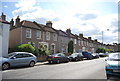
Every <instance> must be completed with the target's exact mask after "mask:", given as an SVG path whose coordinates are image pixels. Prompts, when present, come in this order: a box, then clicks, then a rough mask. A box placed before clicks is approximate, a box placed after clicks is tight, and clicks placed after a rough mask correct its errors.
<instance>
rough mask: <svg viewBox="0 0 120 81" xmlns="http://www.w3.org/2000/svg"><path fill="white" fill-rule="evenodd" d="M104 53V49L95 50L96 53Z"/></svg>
mask: <svg viewBox="0 0 120 81" xmlns="http://www.w3.org/2000/svg"><path fill="white" fill-rule="evenodd" d="M105 52H106V50H105V49H104V48H98V49H97V50H96V53H105Z"/></svg>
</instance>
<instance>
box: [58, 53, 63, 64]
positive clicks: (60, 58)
mask: <svg viewBox="0 0 120 81" xmlns="http://www.w3.org/2000/svg"><path fill="white" fill-rule="evenodd" d="M58 59H59V61H60V62H62V61H63V58H62V55H61V53H59V54H58Z"/></svg>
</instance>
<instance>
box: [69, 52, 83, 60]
mask: <svg viewBox="0 0 120 81" xmlns="http://www.w3.org/2000/svg"><path fill="white" fill-rule="evenodd" d="M69 59H70V61H80V60H83V55H82V53H73V54H71V55H70V56H69Z"/></svg>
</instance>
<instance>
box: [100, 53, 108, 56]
mask: <svg viewBox="0 0 120 81" xmlns="http://www.w3.org/2000/svg"><path fill="white" fill-rule="evenodd" d="M99 56H100V57H106V56H107V55H106V54H105V53H99Z"/></svg>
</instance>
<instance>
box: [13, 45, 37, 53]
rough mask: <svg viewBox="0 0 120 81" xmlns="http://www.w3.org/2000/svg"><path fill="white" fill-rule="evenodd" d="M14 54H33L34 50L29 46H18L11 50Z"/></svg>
mask: <svg viewBox="0 0 120 81" xmlns="http://www.w3.org/2000/svg"><path fill="white" fill-rule="evenodd" d="M13 51H14V52H29V53H33V54H34V53H35V48H34V47H33V46H32V45H31V44H21V45H18V46H15V48H14V49H13Z"/></svg>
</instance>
